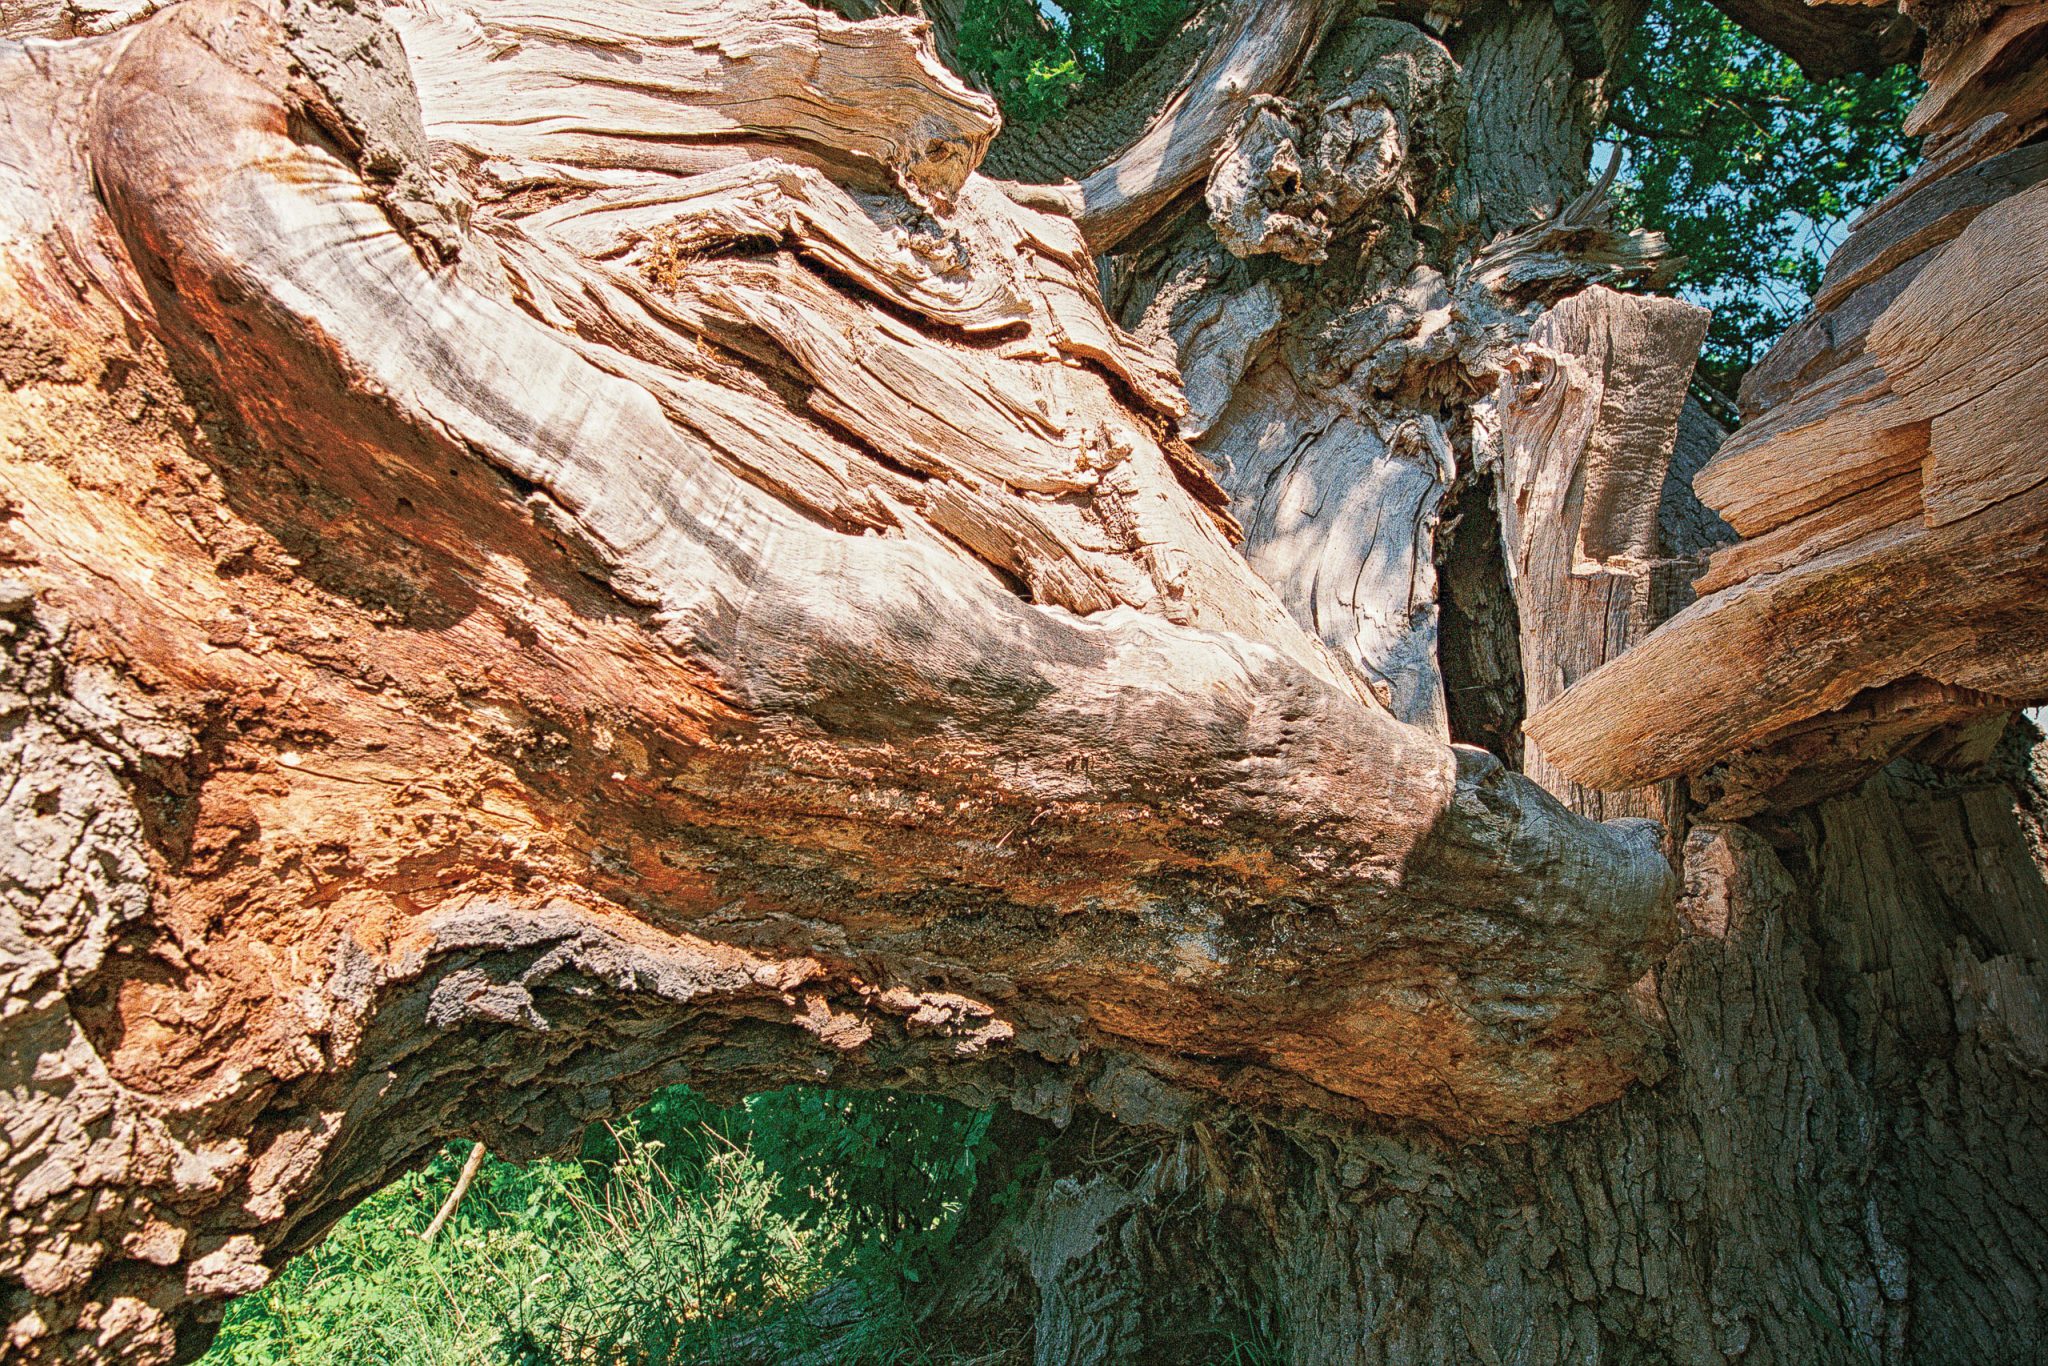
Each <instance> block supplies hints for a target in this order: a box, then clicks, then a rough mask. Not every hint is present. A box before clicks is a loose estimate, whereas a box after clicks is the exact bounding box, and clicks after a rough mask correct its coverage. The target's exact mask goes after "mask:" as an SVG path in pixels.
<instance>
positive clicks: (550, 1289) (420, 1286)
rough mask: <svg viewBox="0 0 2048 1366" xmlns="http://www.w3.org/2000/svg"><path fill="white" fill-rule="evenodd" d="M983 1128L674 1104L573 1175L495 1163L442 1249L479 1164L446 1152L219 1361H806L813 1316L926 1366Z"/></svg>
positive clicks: (355, 1226) (898, 1107)
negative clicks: (461, 1188)
mask: <svg viewBox="0 0 2048 1366" xmlns="http://www.w3.org/2000/svg"><path fill="white" fill-rule="evenodd" d="M988 1123H989V1117H988V1115H987V1114H986V1113H982V1112H977V1111H972V1110H968V1109H965V1108H963V1107H961V1106H958V1105H954V1104H952V1103H950V1102H946V1101H942V1100H935V1099H931V1098H926V1097H917V1096H896V1095H862V1094H852V1093H839V1092H827V1091H816V1090H795V1091H778V1092H772V1093H769V1094H766V1095H761V1096H754V1097H751V1098H750V1099H748V1100H747V1101H746V1102H744V1103H743V1104H741V1105H736V1106H731V1107H718V1106H714V1105H711V1104H709V1103H707V1102H706V1101H705V1100H704V1099H703V1098H702V1097H700V1096H697V1095H695V1094H694V1093H692V1092H690V1091H688V1090H687V1089H685V1088H680V1087H678V1088H675V1089H674V1090H671V1091H668V1092H665V1093H663V1094H662V1095H661V1096H659V1097H657V1098H656V1099H655V1100H654V1101H653V1102H652V1103H650V1104H649V1105H648V1106H647V1107H645V1108H644V1109H642V1110H641V1111H639V1112H638V1113H637V1114H635V1115H634V1116H633V1117H632V1118H631V1119H629V1120H628V1121H626V1122H625V1123H624V1124H622V1125H620V1126H618V1127H616V1128H610V1127H606V1128H599V1129H596V1130H593V1132H592V1133H591V1135H590V1136H589V1137H588V1138H587V1139H586V1142H585V1144H584V1150H583V1154H582V1160H581V1161H580V1162H534V1163H529V1164H526V1165H525V1166H516V1165H514V1164H511V1163H507V1162H499V1161H496V1160H491V1161H487V1162H486V1163H485V1164H484V1166H483V1168H482V1169H481V1170H480V1171H479V1173H478V1175H477V1179H476V1182H475V1184H474V1185H472V1186H471V1188H470V1191H469V1194H468V1196H467V1197H466V1198H465V1200H464V1201H463V1204H462V1205H461V1207H460V1209H459V1210H458V1212H457V1214H456V1215H455V1217H454V1219H453V1220H451V1221H450V1223H449V1224H448V1226H447V1227H446V1228H445V1229H443V1231H442V1233H441V1235H440V1237H439V1238H437V1239H436V1240H435V1242H434V1243H433V1244H432V1245H428V1244H425V1243H422V1242H421V1241H420V1239H419V1234H420V1232H421V1231H422V1230H423V1229H424V1228H425V1227H426V1226H427V1223H428V1221H429V1220H430V1219H432V1217H433V1214H434V1211H435V1210H436V1209H437V1208H438V1207H439V1205H440V1202H441V1200H442V1199H443V1198H445V1197H446V1195H447V1193H448V1191H449V1190H450V1189H451V1188H452V1186H453V1184H454V1180H455V1175H456V1172H457V1170H458V1169H459V1167H460V1165H461V1161H462V1158H463V1156H464V1155H465V1154H466V1152H467V1147H468V1145H467V1144H454V1145H451V1146H450V1147H449V1148H448V1149H447V1150H445V1151H444V1152H443V1153H442V1154H440V1155H439V1156H438V1157H436V1158H435V1159H434V1161H433V1162H432V1163H431V1164H430V1165H429V1166H428V1167H427V1169H426V1170H425V1171H422V1172H419V1173H415V1174H414V1175H411V1176H407V1177H404V1178H402V1179H400V1180H399V1181H397V1182H394V1183H393V1184H392V1185H390V1186H388V1187H386V1188H385V1189H384V1190H382V1191H380V1192H378V1193H377V1194H376V1195H373V1196H371V1197H370V1198H369V1199H368V1200H366V1201H365V1202H364V1203H363V1204H362V1205H360V1206H359V1207H358V1208H357V1209H356V1210H355V1211H353V1212H352V1213H351V1214H349V1216H348V1217H347V1218H345V1219H344V1220H342V1221H341V1223H340V1224H338V1225H337V1226H336V1227H335V1229H334V1231H333V1232H332V1233H331V1234H330V1235H329V1236H328V1238H327V1239H326V1241H325V1242H323V1243H322V1244H321V1245H320V1246H319V1247H317V1248H315V1249H313V1250H312V1251H310V1252H308V1253H306V1254H305V1255H304V1256H302V1257H300V1258H298V1259H297V1260H295V1261H294V1262H292V1263H291V1265H290V1266H288V1267H287V1268H286V1269H285V1270H284V1271H283V1272H282V1273H281V1274H280V1275H279V1277H278V1278H277V1280H276V1281H275V1282H273V1283H272V1284H271V1285H270V1286H269V1287H268V1288H267V1289H265V1290H263V1291H261V1292H259V1293H258V1294H255V1295H251V1296H246V1297H244V1298H243V1299H240V1300H237V1301H236V1302H235V1303H234V1304H233V1305H231V1306H230V1307H229V1310H228V1313H227V1318H226V1321H225V1322H224V1324H223V1326H222V1330H221V1335H220V1338H219V1340H218V1341H217V1342H216V1344H215V1346H214V1348H213V1350H212V1352H211V1353H210V1354H209V1355H208V1357H207V1358H206V1360H207V1363H208V1366H276V1364H278V1363H287V1362H289V1363H293V1366H343V1364H344V1363H355V1362H362V1361H375V1362H380V1363H391V1366H456V1364H457V1363H461V1366H470V1363H506V1366H514V1364H516V1366H543V1363H555V1362H603V1363H607V1364H608V1366H653V1364H654V1363H665V1362H678V1363H680V1362H697V1361H716V1360H718V1359H719V1357H720V1355H721V1353H720V1344H721V1342H725V1341H729V1340H730V1337H731V1335H732V1334H734V1333H742V1332H745V1333H751V1334H755V1335H760V1334H770V1335H772V1340H773V1341H775V1342H777V1343H780V1344H782V1345H783V1346H784V1347H786V1348H788V1349H790V1350H795V1349H796V1348H799V1347H801V1346H802V1345H804V1344H806V1343H807V1342H809V1341H811V1340H813V1339H815V1337H816V1335H817V1332H818V1325H817V1324H815V1323H813V1322H812V1316H813V1315H814V1314H815V1313H817V1312H820V1308H819V1307H820V1306H821V1305H823V1306H826V1307H827V1309H828V1310H829V1312H830V1314H831V1315H832V1317H833V1321H834V1322H835V1323H837V1324H838V1325H839V1326H838V1328H837V1329H836V1332H835V1339H834V1341H835V1350H836V1352H837V1354H838V1357H839V1359H843V1360H847V1361H849V1362H854V1361H875V1362H895V1361H907V1360H916V1359H919V1357H920V1353H919V1351H918V1349H917V1347H916V1333H915V1331H914V1328H913V1325H912V1324H911V1322H910V1319H909V1316H908V1314H907V1312H906V1311H905V1310H904V1308H903V1303H902V1289H903V1287H904V1286H905V1285H906V1284H909V1283H911V1282H915V1281H918V1280H921V1279H923V1278H924V1277H926V1276H928V1275H929V1274H930V1272H931V1269H932V1267H933V1266H934V1264H935V1263H936V1261H937V1259H939V1258H940V1257H942V1256H944V1255H945V1252H946V1249H947V1245H948V1243H949V1242H950V1240H951V1237H952V1234H953V1231H954V1228H955V1226H956V1224H957V1223H958V1219H959V1215H960V1213H961V1211H962V1210H963V1209H964V1208H965V1206H966V1203H967V1201H968V1199H969V1198H970V1197H971V1196H972V1194H973V1191H974V1184H975V1176H976V1170H977V1166H978V1164H979V1161H980V1155H981V1153H982V1150H983V1146H984V1145H983V1139H984V1136H985V1134H986V1133H987V1129H988ZM849 1301H850V1302H851V1303H852V1306H853V1307H852V1309H851V1310H849V1308H848V1305H849ZM849 1319H852V1320H857V1321H858V1327H857V1328H856V1329H855V1330H854V1331H853V1332H852V1334H851V1335H850V1336H849V1335H848V1334H847V1330H846V1322H845V1321H847V1320H849Z"/></svg>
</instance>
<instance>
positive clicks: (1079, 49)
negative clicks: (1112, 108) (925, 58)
mask: <svg viewBox="0 0 2048 1366" xmlns="http://www.w3.org/2000/svg"><path fill="white" fill-rule="evenodd" d="M1191 8H1192V5H1191V4H1190V0H1068V3H1066V4H1063V5H1052V4H1046V5H1039V4H1035V3H1033V0H976V3H975V4H972V5H970V6H968V7H967V13H966V14H965V15H964V16H963V17H962V18H961V21H960V32H959V36H958V39H957V40H956V43H955V58H956V60H957V61H958V63H959V65H960V67H961V69H962V70H963V71H964V72H965V73H966V74H967V75H968V76H969V77H971V78H973V79H974V80H976V81H978V82H980V83H981V84H982V85H983V86H985V87H986V88H987V89H988V91H989V92H990V93H991V94H993V95H994V96H995V97H996V98H997V100H999V101H1000V102H1001V103H1002V106H1003V115H1004V117H1006V118H1008V119H1010V120H1011V121H1012V122H1015V123H1020V124H1033V123H1037V122H1039V121H1041V120H1043V119H1045V118H1046V117H1047V116H1049V115H1051V114H1054V113H1057V112H1058V111H1059V110H1060V109H1062V108H1064V107H1065V106H1066V105H1067V103H1068V102H1069V101H1070V100H1072V99H1073V98H1074V97H1075V96H1076V95H1077V94H1080V93H1081V92H1082V91H1084V90H1086V89H1087V88H1089V87H1090V86H1091V85H1093V84H1098V83H1100V82H1103V81H1105V80H1111V79H1114V78H1116V77H1118V76H1122V75H1125V74H1127V73H1128V72H1130V71H1132V70H1134V69H1135V68H1136V67H1138V66H1139V65H1141V64H1142V63H1143V62H1144V60H1145V58H1147V57H1149V56H1151V55H1152V53H1153V52H1154V51H1156V50H1157V49H1158V47H1159V44H1160V43H1161V42H1163V41H1165V39H1166V38H1167V37H1168V36H1170V35H1171V34H1172V33H1173V31H1174V29H1175V28H1176V27H1177V26H1178V25H1179V24H1180V21H1181V20H1182V19H1184V18H1186V17H1187V14H1188V12H1189V10H1190V9H1191Z"/></svg>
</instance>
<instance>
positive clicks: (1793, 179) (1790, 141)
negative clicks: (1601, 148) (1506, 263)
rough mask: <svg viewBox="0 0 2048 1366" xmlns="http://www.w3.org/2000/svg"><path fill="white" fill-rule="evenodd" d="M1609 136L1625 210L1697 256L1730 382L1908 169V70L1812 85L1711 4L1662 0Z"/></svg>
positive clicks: (1690, 283) (1633, 52) (1692, 281)
mask: <svg viewBox="0 0 2048 1366" xmlns="http://www.w3.org/2000/svg"><path fill="white" fill-rule="evenodd" d="M1617 75H1618V76H1619V77H1620V79H1621V81H1622V82H1623V84H1622V85H1621V88H1620V90H1619V92H1618V94H1617V96H1616V99H1615V102H1614V109H1613V113H1612V115H1611V124H1610V127H1609V128H1608V130H1607V133H1606V137H1607V138H1608V139H1610V140H1611V141H1612V142H1613V143H1614V144H1615V145H1617V146H1619V147H1620V148H1621V149H1622V151H1623V152H1624V153H1625V155H1626V157H1627V161H1626V163H1625V167H1624V171H1623V174H1622V176H1621V177H1620V180H1619V182H1618V193H1617V201H1618V207H1619V208H1620V210H1621V213H1622V215H1623V217H1624V218H1626V219H1628V220H1631V221H1632V222H1633V223H1634V224H1636V225H1639V226H1644V227H1653V228H1661V229H1663V230H1664V232H1665V233H1666V234H1668V235H1669V237H1670V239H1671V244H1672V248H1673V249H1674V250H1675V251H1676V252H1678V253H1679V254H1681V255H1683V256H1684V257H1685V258H1686V262H1685V265H1684V266H1683V267H1682V268H1681V269H1680V271H1679V274H1678V276H1677V285H1678V289H1679V292H1680V293H1682V294H1684V295H1686V296H1687V297H1689V298H1691V299H1694V300H1695V301H1697V302H1699V303H1703V304H1706V305H1708V306H1709V307H1711V308H1712V309H1713V310H1714V322H1713V326H1712V328H1711V330H1710V331H1709V332H1708V334H1707V348H1706V355H1705V357H1704V358H1703V359H1702V362H1701V369H1702V370H1703V371H1704V372H1706V373H1707V374H1708V375H1709V376H1710V377H1712V378H1714V379H1716V380H1717V381H1719V382H1721V383H1723V384H1726V383H1728V382H1729V381H1731V380H1732V379H1734V378H1736V377H1738V376H1739V375H1740V373H1741V372H1742V371H1743V370H1744V369H1746V368H1748V366H1749V365H1750V364H1751V363H1752V362H1753V361H1755V360H1756V359H1757V358H1758V356H1760V355H1761V354H1762V352H1763V350H1764V348H1765V347H1767V346H1768V345H1769V344H1770V343H1771V342H1772V341H1773V340H1774V339H1775V338H1776V337H1777V336H1778V334H1779V333H1781V332H1783V331H1784V330H1785V328H1786V327H1788V326H1789V325H1790V324H1791V323H1793V322H1795V321H1796V320H1797V319H1798V317H1799V315H1800V314H1801V313H1802V312H1803V311H1804V310H1805V308H1806V304H1807V301H1808V300H1809V299H1810V298H1811V297H1812V296H1813V292H1814V291H1815V290H1816V289H1818V288H1819V287H1820V280H1821V271H1822V268H1823V267H1824V266H1825V265H1826V264H1827V257H1828V253H1829V252H1830V251H1832V250H1833V249H1834V247H1835V246H1836V244H1837V243H1839V242H1840V241H1841V238H1842V236H1843V234H1844V232H1845V230H1846V228H1847V225H1848V222H1849V220H1850V219H1851V218H1853V217H1854V216H1855V214H1856V213H1857V211H1858V210H1860V209H1862V208H1864V207H1866V206H1868V205H1869V204H1871V203H1874V202H1875V201H1876V200H1877V199H1878V198H1879V197H1880V196H1882V195H1883V194H1884V192H1885V191H1886V190H1887V189H1889V188H1890V187H1891V186H1892V185H1893V184H1894V183H1895V182H1896V181H1897V180H1898V179H1899V178H1900V177H1901V176H1903V175H1904V174H1905V172H1906V171H1907V169H1908V168H1909V167H1910V166H1911V165H1912V163H1913V159H1914V149H1913V146H1912V143H1911V142H1910V140H1909V139H1908V138H1907V137H1906V135H1905V134H1904V133H1903V132H1902V131H1901V130H1900V124H1901V123H1902V122H1903V120H1904V119H1905V116H1906V110H1907V109H1908V108H1910V107H1911V105H1912V103H1913V100H1914V99H1915V98H1916V97H1917V96H1918V94H1919V90H1920V84H1919V81H1918V80H1917V79H1916V78H1915V77H1914V75H1913V73H1912V69H1911V68H1910V67H1906V66H1898V67H1894V68H1892V69H1891V70H1890V71H1886V72H1884V73H1882V74H1879V75H1874V76H1873V75H1851V76H1842V77H1838V78H1836V79H1834V80H1827V81H1810V80H1808V79H1806V77H1804V76H1803V75H1801V74H1800V72H1799V68H1798V67H1797V66H1796V65H1794V64H1793V62H1792V59H1791V58H1789V57H1786V56H1785V55H1784V54H1783V53H1780V52H1779V51H1777V49H1775V48H1772V47H1770V46H1768V45H1767V44H1765V43H1764V42H1763V41H1762V40H1761V39H1759V38H1754V37H1752V36H1750V35H1749V34H1748V33H1747V32H1745V31H1744V30H1743V29H1741V28H1740V27H1738V26H1737V25H1736V24H1735V22H1734V21H1733V20H1731V19H1729V18H1728V17H1727V16H1725V15H1723V14H1722V13H1721V12H1720V11H1719V10H1717V9H1715V8H1713V6H1711V5H1710V4H1708V3H1706V0H1655V3H1654V4H1653V5H1652V7H1651V9H1650V13H1649V15H1648V17H1647V18H1646V19H1645V21H1644V23H1643V25H1642V27H1641V28H1640V29H1639V30H1638V31H1637V34H1636V38H1635V41H1634V43H1633V44H1632V45H1631V47H1630V48H1629V50H1628V52H1627V54H1626V55H1625V56H1624V58H1623V60H1622V62H1621V63H1620V64H1619V69H1618V71H1617Z"/></svg>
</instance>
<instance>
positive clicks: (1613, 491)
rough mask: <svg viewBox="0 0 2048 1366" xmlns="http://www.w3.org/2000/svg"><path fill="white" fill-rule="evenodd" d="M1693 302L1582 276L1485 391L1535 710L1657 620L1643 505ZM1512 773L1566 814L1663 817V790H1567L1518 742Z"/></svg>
mask: <svg viewBox="0 0 2048 1366" xmlns="http://www.w3.org/2000/svg"><path fill="white" fill-rule="evenodd" d="M1707 321H1708V314H1707V311H1706V310H1705V309H1702V308H1698V307H1695V306H1693V305H1691V304H1685V303H1680V302H1678V301H1677V300H1674V299H1657V298H1642V297H1631V296H1629V295H1624V294H1619V293H1616V292H1615V291H1613V290H1610V289H1605V288H1601V287H1598V286H1596V287H1594V288H1592V289H1589V290H1587V291H1585V292H1584V293H1582V294H1577V295H1574V296H1573V297H1572V298H1570V299H1567V300H1566V301H1565V302H1564V303H1562V304H1560V305H1559V306H1558V307H1557V308H1555V309H1552V310H1551V311H1550V312H1549V313H1547V314H1545V315H1544V317H1543V320H1542V321H1541V322H1539V323H1538V324H1537V325H1536V327H1535V328H1534V329H1532V330H1531V332H1530V336H1529V342H1528V344H1527V346H1526V348H1525V349H1524V351H1523V352H1522V353H1521V354H1520V355H1519V356H1517V357H1516V358H1515V359H1514V360H1511V361H1510V362H1509V365H1508V367H1507V375H1506V377H1505V378H1504V379H1503V381H1502V386H1501V396H1500V419H1499V421H1500V435H1499V438H1498V440H1499V457H1498V458H1499V460H1500V467H1501V472H1500V485H1499V487H1500V528H1501V536H1502V540H1503V542H1504V544H1505V547H1506V551H1507V566H1508V571H1509V582H1510V583H1511V584H1512V586H1513V588H1514V594H1515V603H1516V607H1517V609H1518V613H1519V619H1520V626H1521V649H1522V680H1523V690H1524V697H1525V698H1526V700H1527V705H1528V706H1529V707H1530V708H1531V709H1535V708H1540V707H1541V706H1543V705H1544V704H1545V703H1547V702H1549V701H1550V700H1551V699H1552V698H1554V697H1557V696H1559V695H1560V694H1562V693H1563V692H1564V691H1565V690H1566V689H1567V688H1569V687H1570V686H1571V685H1572V684H1574V683H1576V682H1577V681H1578V680H1579V679H1580V678H1582V677H1584V676H1585V675H1587V674H1589V673H1591V672H1592V671H1593V670H1594V669H1597V668H1598V667H1599V666H1600V665H1602V664H1605V663H1606V662H1607V661H1608V660H1609V659H1612V658H1615V657H1616V656H1618V655H1620V654H1622V653H1623V652H1624V651H1626V650H1627V649H1628V648H1629V647H1630V646H1631V645H1633V644H1635V643H1636V642H1637V641H1638V640H1640V639H1641V638H1642V637H1643V636H1645V635H1648V634H1649V632H1650V630H1651V628H1652V627H1654V626H1655V625H1656V624H1657V621H1658V620H1659V614H1658V612H1657V606H1658V604H1657V603H1656V602H1655V600H1654V587H1655V585H1654V581H1653V578H1654V573H1655V569H1656V567H1657V562H1658V561H1659V560H1660V559H1661V558H1662V547H1661V546H1660V543H1659V541H1660V538H1659V522H1658V510H1659V508H1660V506H1661V505H1662V503H1663V500H1664V484H1665V478H1666V475H1667V473H1668V471H1669V467H1670V462H1671V453H1672V448H1673V446H1674V444H1675V443H1676V441H1677V436H1678V415H1679V410H1680V409H1681V407H1683V405H1684V403H1685V393H1686V387H1687V385H1688V384H1689V383H1690V381H1691V379H1692V368H1693V362H1694V360H1695V359H1696V358H1697V357H1698V355H1699V350H1700V344H1701V342H1703V341H1704V340H1705V338H1706V329H1707ZM1522 771H1523V772H1525V773H1527V774H1528V775H1529V776H1530V777H1532V778H1534V779H1536V781H1538V782H1540V783H1542V784H1543V785H1544V786H1545V787H1548V788H1549V789H1550V790H1551V791H1553V792H1555V793H1556V794H1557V795H1558V797H1559V798H1561V799H1562V800H1563V801H1564V802H1565V803H1566V804H1567V805H1569V806H1571V807H1572V808H1573V809H1574V810H1576V811H1581V812H1584V813H1586V814H1587V815H1593V816H1621V815H1629V816H1648V817H1651V818H1653V819H1663V818H1665V817H1666V816H1667V814H1668V813H1667V811H1666V809H1665V807H1666V794H1664V793H1660V792H1657V791H1654V790H1643V791H1636V792H1619V793H1601V792H1598V791H1595V790H1593V789H1590V788H1584V787H1580V786H1578V785H1577V784H1575V783H1573V782H1571V781H1570V780H1569V779H1568V778H1566V777H1565V775H1564V774H1563V773H1561V772H1559V771H1558V770H1556V769H1555V768H1553V767H1551V765H1550V764H1549V762H1548V761H1547V760H1546V759H1545V758H1544V757H1543V755H1542V754H1541V753H1540V752H1538V751H1536V750H1535V749H1534V748H1533V747H1525V752H1524V754H1523V756H1522Z"/></svg>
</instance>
